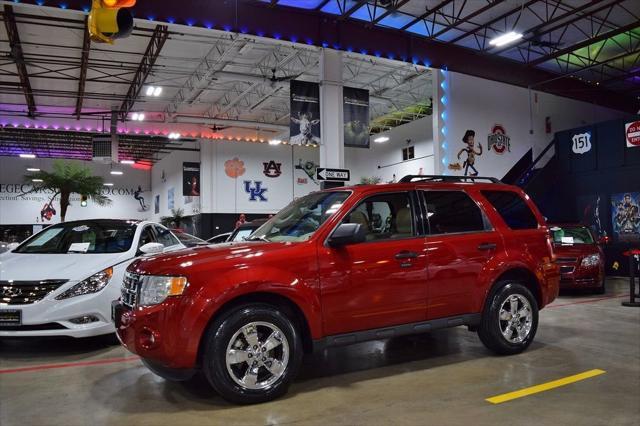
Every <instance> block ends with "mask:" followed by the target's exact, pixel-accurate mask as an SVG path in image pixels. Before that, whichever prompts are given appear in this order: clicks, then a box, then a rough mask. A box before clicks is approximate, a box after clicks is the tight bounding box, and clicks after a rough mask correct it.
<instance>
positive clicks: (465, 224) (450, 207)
mask: <svg viewBox="0 0 640 426" xmlns="http://www.w3.org/2000/svg"><path fill="white" fill-rule="evenodd" d="M423 193H424V196H425V201H426V206H427V220H428V221H429V234H430V235H438V234H453V233H460V232H482V231H484V230H486V229H487V226H486V225H485V220H484V216H483V214H482V211H481V210H480V207H478V205H477V204H476V203H475V202H474V201H473V200H472V199H471V197H469V195H467V193H466V192H464V191H424V192H423Z"/></svg>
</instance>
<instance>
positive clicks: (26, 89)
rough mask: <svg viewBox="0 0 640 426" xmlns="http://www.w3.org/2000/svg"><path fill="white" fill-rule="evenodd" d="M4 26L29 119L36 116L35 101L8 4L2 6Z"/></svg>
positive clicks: (14, 19)
mask: <svg viewBox="0 0 640 426" xmlns="http://www.w3.org/2000/svg"><path fill="white" fill-rule="evenodd" d="M4 26H5V28H6V29H7V35H8V36H9V46H10V47H11V57H12V59H13V60H14V61H15V63H16V67H17V68H18V77H19V78H20V86H21V87H22V91H23V93H24V97H25V100H26V102H27V110H28V113H27V114H28V115H29V117H31V118H33V117H35V114H36V101H35V98H34V97H33V90H32V89H31V82H30V81H29V73H28V72H27V65H26V64H25V62H24V54H23V52H22V45H21V44H20V35H19V34H18V26H17V25H16V17H15V15H14V13H13V7H12V6H11V5H8V4H5V5H4Z"/></svg>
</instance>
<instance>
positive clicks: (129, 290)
mask: <svg viewBox="0 0 640 426" xmlns="http://www.w3.org/2000/svg"><path fill="white" fill-rule="evenodd" d="M139 283H140V275H138V274H132V273H130V272H126V273H125V274H124V279H123V280H122V304H123V305H125V306H128V307H130V308H133V307H135V306H136V303H137V302H138V293H139V291H140V285H139Z"/></svg>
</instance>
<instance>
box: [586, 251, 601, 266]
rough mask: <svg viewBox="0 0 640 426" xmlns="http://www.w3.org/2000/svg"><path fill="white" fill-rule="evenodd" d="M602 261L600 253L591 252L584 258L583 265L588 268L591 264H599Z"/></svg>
mask: <svg viewBox="0 0 640 426" xmlns="http://www.w3.org/2000/svg"><path fill="white" fill-rule="evenodd" d="M599 263H600V255H599V254H591V255H589V256H587V257H585V258H584V259H582V266H584V267H585V268H588V267H590V266H597V265H598V264H599Z"/></svg>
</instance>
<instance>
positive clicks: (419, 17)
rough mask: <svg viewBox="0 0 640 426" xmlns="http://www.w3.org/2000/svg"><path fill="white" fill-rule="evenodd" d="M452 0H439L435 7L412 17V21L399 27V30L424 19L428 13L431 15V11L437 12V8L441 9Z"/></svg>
mask: <svg viewBox="0 0 640 426" xmlns="http://www.w3.org/2000/svg"><path fill="white" fill-rule="evenodd" d="M452 1H453V0H444V1H443V2H441V3H440V4H438V5H437V6H436V7H433V8H431V9H428V10H427V11H426V12H425V13H423V14H422V15H420V16H418V17H416V19H414V20H413V21H411V22H409V23H408V24H407V25H405V26H404V27H402V28H401V30H406V29H407V28H409V27H410V26H412V25H414V24H415V23H417V22H420V21H422V20H424V19H426V18H427V17H428V16H429V15H431V14H432V13H435V12H437V11H438V10H440V9H442V8H443V7H445V6H446V5H448V4H449V3H451V2H452Z"/></svg>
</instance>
